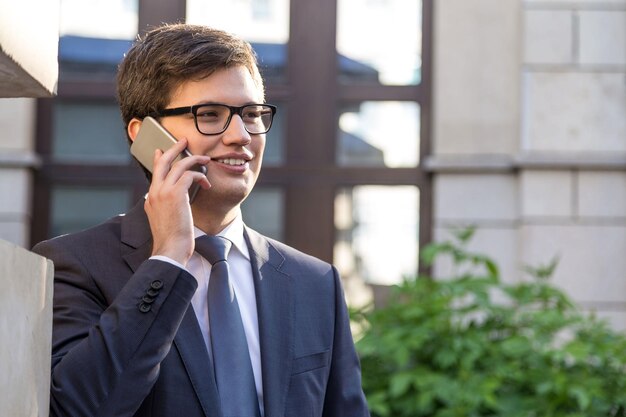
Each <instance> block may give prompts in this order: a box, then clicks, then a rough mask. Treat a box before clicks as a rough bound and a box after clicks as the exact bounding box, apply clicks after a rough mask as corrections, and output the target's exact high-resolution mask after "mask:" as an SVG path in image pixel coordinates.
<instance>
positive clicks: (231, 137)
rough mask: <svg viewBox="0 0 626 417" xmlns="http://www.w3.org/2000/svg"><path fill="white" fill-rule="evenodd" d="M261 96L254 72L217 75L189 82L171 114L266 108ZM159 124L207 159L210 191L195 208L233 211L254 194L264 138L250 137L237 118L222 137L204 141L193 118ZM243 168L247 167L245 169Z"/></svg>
mask: <svg viewBox="0 0 626 417" xmlns="http://www.w3.org/2000/svg"><path fill="white" fill-rule="evenodd" d="M262 100H263V96H262V93H261V90H260V88H259V86H257V84H256V83H255V82H254V80H253V78H252V76H251V75H250V72H249V71H248V70H247V69H246V68H245V67H242V66H238V67H233V68H225V69H221V70H219V71H216V72H215V73H213V74H212V75H210V76H209V77H207V78H205V79H202V80H199V81H186V82H184V83H183V84H181V85H180V86H179V87H178V88H177V89H176V90H175V91H174V94H173V96H172V99H171V101H170V103H169V104H168V106H167V108H174V107H183V106H192V105H195V104H201V103H221V104H227V105H230V106H243V105H245V104H251V103H262V102H263V101H262ZM161 124H162V125H163V127H165V128H166V129H167V130H168V131H169V132H170V133H172V134H173V135H174V136H175V137H176V138H177V139H182V138H187V140H188V141H189V144H188V149H189V151H190V152H191V153H192V154H194V155H208V156H210V157H211V162H210V163H209V164H208V165H207V178H208V179H209V182H210V183H211V186H212V187H211V188H210V189H209V190H200V192H199V193H198V195H197V197H196V200H195V201H194V206H197V205H206V204H209V205H215V204H223V205H225V206H226V207H234V206H236V205H238V204H239V203H241V202H242V201H243V200H244V199H245V198H246V197H247V196H248V194H249V193H250V191H252V188H253V187H254V184H255V182H256V180H257V178H258V176H259V172H260V170H261V161H262V159H263V151H264V149H265V134H262V135H258V134H257V135H252V134H250V133H248V132H247V131H246V130H245V128H244V125H243V121H242V120H241V117H239V115H237V114H234V115H233V116H232V119H231V121H230V124H229V126H228V128H227V129H226V131H225V132H224V133H221V134H218V135H211V136H206V135H203V134H201V133H200V132H198V130H197V129H196V126H195V123H194V119H193V115H192V114H186V115H181V116H169V117H164V118H163V119H161ZM242 162H243V164H242Z"/></svg>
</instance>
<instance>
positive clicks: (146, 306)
mask: <svg viewBox="0 0 626 417" xmlns="http://www.w3.org/2000/svg"><path fill="white" fill-rule="evenodd" d="M151 308H152V306H151V305H150V304H146V303H141V304H139V311H141V312H142V313H147V312H148V311H150V309H151Z"/></svg>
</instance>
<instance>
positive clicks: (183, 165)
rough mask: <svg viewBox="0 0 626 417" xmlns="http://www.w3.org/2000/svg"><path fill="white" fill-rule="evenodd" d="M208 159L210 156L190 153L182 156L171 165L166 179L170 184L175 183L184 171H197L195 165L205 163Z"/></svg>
mask: <svg viewBox="0 0 626 417" xmlns="http://www.w3.org/2000/svg"><path fill="white" fill-rule="evenodd" d="M210 160H211V158H210V157H208V156H203V155H192V156H189V157H187V158H183V159H181V160H180V161H178V162H176V163H175V164H173V165H172V167H171V169H170V172H169V174H168V176H167V179H166V181H168V182H170V183H172V184H173V183H176V182H177V181H178V180H179V178H180V177H181V176H182V175H183V174H184V173H185V172H186V171H193V172H198V171H197V170H196V169H194V167H195V166H196V165H206V164H208V163H209V161H210Z"/></svg>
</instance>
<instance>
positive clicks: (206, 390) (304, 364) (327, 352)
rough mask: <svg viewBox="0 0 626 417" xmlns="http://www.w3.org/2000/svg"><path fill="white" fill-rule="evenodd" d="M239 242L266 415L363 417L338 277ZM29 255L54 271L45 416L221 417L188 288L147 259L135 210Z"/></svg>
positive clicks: (187, 281)
mask: <svg viewBox="0 0 626 417" xmlns="http://www.w3.org/2000/svg"><path fill="white" fill-rule="evenodd" d="M245 234H246V236H245V237H246V242H247V243H248V247H249V249H250V255H251V263H252V270H253V275H254V285H255V289H256V300H257V308H258V318H259V333H260V334H259V336H260V344H261V361H262V363H261V366H262V375H263V392H264V402H265V416H266V417H279V416H285V417H289V416H291V417H314V416H315V417H318V416H323V417H350V416H355V417H357V416H358V417H362V416H368V415H369V413H368V411H367V406H366V401H365V397H364V395H363V391H362V389H361V377H360V367H359V361H358V358H357V355H356V353H355V350H354V345H353V342H352V336H351V333H350V328H349V322H348V315H347V310H346V305H345V301H344V298H343V293H342V289H341V284H340V279H339V276H338V274H337V271H336V270H335V269H334V268H333V267H332V266H331V265H329V264H327V263H325V262H322V261H320V260H318V259H316V258H313V257H310V256H308V255H305V254H303V253H301V252H298V251H296V250H295V249H292V248H290V247H288V246H286V245H283V244H281V243H279V242H276V241H273V240H271V239H268V238H266V237H264V236H262V235H260V234H258V233H257V232H255V231H253V230H251V229H249V228H246V230H245ZM33 250H34V251H35V252H37V253H39V254H41V255H43V256H45V257H47V258H50V259H52V260H53V261H54V264H55V280H54V325H53V340H52V378H51V392H50V395H51V398H50V415H51V416H53V417H54V416H63V417H79V416H86V417H96V416H150V417H161V416H162V417H175V416H181V417H195V416H198V417H224V416H223V415H222V412H221V410H220V406H219V401H218V393H217V387H216V383H215V380H214V377H213V376H212V372H211V364H210V359H209V355H208V352H207V350H206V346H205V344H204V341H203V338H202V335H201V332H200V328H199V325H198V322H197V320H196V316H195V313H194V311H193V307H192V306H191V304H190V302H191V298H192V296H193V294H194V292H195V289H196V287H197V283H196V280H195V278H194V277H193V276H191V275H190V274H189V273H187V272H186V271H184V270H181V269H179V268H177V267H175V266H173V265H170V264H168V263H167V262H162V261H158V260H150V259H148V258H149V256H150V254H151V250H152V240H151V233H150V228H149V224H148V220H147V217H146V214H145V212H144V210H143V202H140V203H139V204H138V205H137V206H135V207H134V208H133V209H132V210H131V211H130V212H129V213H128V214H127V215H125V216H118V217H115V218H113V219H111V220H109V221H107V222H106V223H103V224H101V225H99V226H96V227H95V228H92V229H89V230H86V231H83V232H80V233H75V234H71V235H66V236H62V237H59V238H56V239H52V240H49V241H46V242H42V243H40V244H38V245H37V246H36V247H35V248H34V249H33ZM145 295H148V298H147V300H148V301H151V300H153V301H151V302H150V303H147V302H145V300H142V298H143V297H144V296H145Z"/></svg>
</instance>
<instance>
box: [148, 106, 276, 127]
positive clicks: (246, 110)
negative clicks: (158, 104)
mask: <svg viewBox="0 0 626 417" xmlns="http://www.w3.org/2000/svg"><path fill="white" fill-rule="evenodd" d="M188 113H191V114H193V119H194V121H195V123H196V129H198V132H200V133H202V134H203V135H219V134H220V133H224V132H225V131H226V129H228V126H229V125H230V121H231V120H232V118H233V114H238V115H239V117H241V120H242V121H243V126H244V127H245V129H246V131H247V132H248V133H250V134H252V135H260V134H263V133H267V132H269V130H270V128H271V127H272V120H273V119H274V115H275V114H276V106H273V105H271V104H246V105H245V106H241V107H235V106H229V105H227V104H219V103H208V104H196V105H195V106H188V107H176V108H173V109H165V110H161V111H160V112H156V113H152V114H151V116H154V117H164V116H178V115H181V114H188Z"/></svg>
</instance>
